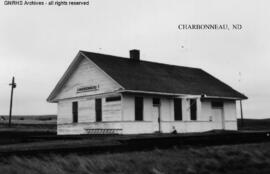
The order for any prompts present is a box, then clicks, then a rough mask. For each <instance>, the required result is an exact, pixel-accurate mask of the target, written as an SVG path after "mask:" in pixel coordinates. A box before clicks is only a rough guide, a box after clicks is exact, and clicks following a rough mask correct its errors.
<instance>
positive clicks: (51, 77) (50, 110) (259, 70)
mask: <svg viewBox="0 0 270 174" xmlns="http://www.w3.org/2000/svg"><path fill="white" fill-rule="evenodd" d="M3 2H4V1H1V4H0V114H4V115H7V114H8V111H9V98H10V86H8V84H9V83H10V81H11V78H12V76H13V75H14V76H15V77H16V82H17V84H18V87H17V88H16V89H15V91H14V114H30V115H33V114H56V104H50V103H47V102H46V98H47V97H48V95H49V93H50V92H51V90H52V89H53V87H54V86H55V85H56V83H57V81H58V80H59V79H60V77H61V76H62V74H63V73H64V72H65V70H66V69H67V67H68V65H69V64H70V63H71V61H72V60H73V59H74V57H75V55H76V54H77V52H78V51H79V50H87V51H93V52H100V53H106V54H113V55H119V56H128V54H129V52H128V51H129V50H130V49H133V48H137V49H140V50H141V57H142V59H144V60H150V61H156V62H162V63H168V64H175V65H181V66H191V67H199V68H202V69H204V70H206V71H208V72H209V73H211V74H212V75H214V76H215V77H217V78H219V79H221V80H222V81H224V82H225V83H227V84H229V85H230V86H232V87H233V88H235V89H236V90H238V91H240V92H242V93H244V94H245V95H247V96H248V97H249V99H248V100H246V101H243V107H244V108H243V109H244V114H245V115H244V116H245V117H250V118H265V117H270V110H269V106H270V102H269V101H270V100H269V98H270V80H269V79H270V78H269V76H270V75H269V74H270V20H269V19H270V11H269V5H270V3H269V1H267V0H259V1H258V0H237V1H235V0H224V1H221V0H204V1H202V0H174V1H173V0H170V1H165V0H147V1H145V0H128V1H127V0H114V1H112V0H91V1H90V5H89V6H79V7H74V6H68V7H67V6H65V7H64V6H63V7H57V6H54V7H48V6H41V7H37V6H28V7H26V6H4V5H3ZM179 24H228V25H231V24H241V25H242V26H243V29H242V30H240V31H237V30H230V31H224V30H216V31H206V30H203V31H198V30H195V31H193V30H186V31H180V30H178V28H177V26H178V25H179ZM238 115H239V112H238Z"/></svg>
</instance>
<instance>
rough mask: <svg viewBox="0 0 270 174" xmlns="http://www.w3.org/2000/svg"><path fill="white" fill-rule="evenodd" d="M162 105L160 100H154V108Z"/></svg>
mask: <svg viewBox="0 0 270 174" xmlns="http://www.w3.org/2000/svg"><path fill="white" fill-rule="evenodd" d="M159 105H160V99H159V98H153V106H159Z"/></svg>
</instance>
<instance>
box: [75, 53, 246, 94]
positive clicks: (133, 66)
mask: <svg viewBox="0 0 270 174" xmlns="http://www.w3.org/2000/svg"><path fill="white" fill-rule="evenodd" d="M80 53H82V54H83V55H84V56H85V57H87V58H88V59H90V60H91V61H92V62H94V63H95V64H96V65H97V66H98V67H100V68H101V69H102V70H103V71H104V72H105V73H107V74H108V75H109V76H110V77H111V78H112V79H114V80H115V81H116V82H117V83H119V84H120V85H121V86H122V87H124V89H125V90H131V91H145V92H152V93H155V92H156V93H170V94H189V95H202V94H206V96H209V97H221V98H222V97H223V98H234V99H247V97H246V96H245V95H243V94H241V93H240V92H238V91H236V90H234V89H233V88H231V87H230V86H228V85H227V84H225V83H223V82H222V81H220V80H219V79H217V78H215V77H213V76H212V75H210V74H209V73H207V72H205V71H203V70H202V69H199V68H190V67H184V66H175V65H168V64H161V63H155V62H149V61H143V60H140V61H132V60H130V59H129V58H123V57H117V56H112V55H105V54H99V53H92V52H87V51H80Z"/></svg>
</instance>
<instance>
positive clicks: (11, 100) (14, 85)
mask: <svg viewBox="0 0 270 174" xmlns="http://www.w3.org/2000/svg"><path fill="white" fill-rule="evenodd" d="M9 85H10V86H11V94H10V105H9V121H8V126H9V127H11V116H12V104H13V89H14V88H16V86H17V85H16V83H15V78H14V77H12V82H11V83H10V84H9Z"/></svg>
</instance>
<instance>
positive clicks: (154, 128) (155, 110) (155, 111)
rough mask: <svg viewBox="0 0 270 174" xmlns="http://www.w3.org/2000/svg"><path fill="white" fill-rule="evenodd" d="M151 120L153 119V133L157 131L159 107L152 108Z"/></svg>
mask: <svg viewBox="0 0 270 174" xmlns="http://www.w3.org/2000/svg"><path fill="white" fill-rule="evenodd" d="M152 114H153V115H152V118H153V130H154V132H158V131H159V120H158V119H159V114H160V109H159V106H153V111H152Z"/></svg>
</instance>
